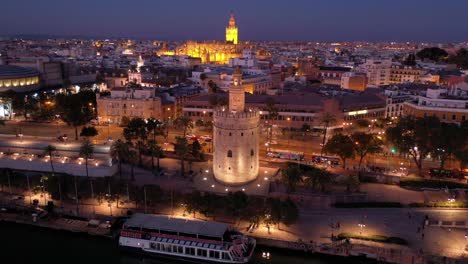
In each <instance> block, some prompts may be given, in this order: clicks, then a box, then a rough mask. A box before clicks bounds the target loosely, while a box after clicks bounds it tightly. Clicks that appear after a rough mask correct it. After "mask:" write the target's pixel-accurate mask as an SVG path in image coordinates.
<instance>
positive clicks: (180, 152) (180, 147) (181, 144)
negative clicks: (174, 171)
mask: <svg viewBox="0 0 468 264" xmlns="http://www.w3.org/2000/svg"><path fill="white" fill-rule="evenodd" d="M176 141H177V142H176V144H175V146H174V148H175V153H176V155H177V156H179V159H180V174H181V176H182V177H183V176H184V174H185V158H186V157H187V155H188V154H189V145H188V142H187V139H186V138H185V137H176Z"/></svg>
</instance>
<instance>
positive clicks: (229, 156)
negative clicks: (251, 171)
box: [227, 150, 232, 158]
mask: <svg viewBox="0 0 468 264" xmlns="http://www.w3.org/2000/svg"><path fill="white" fill-rule="evenodd" d="M227 156H228V158H232V150H228V152H227Z"/></svg>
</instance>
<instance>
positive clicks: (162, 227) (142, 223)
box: [119, 214, 256, 263]
mask: <svg viewBox="0 0 468 264" xmlns="http://www.w3.org/2000/svg"><path fill="white" fill-rule="evenodd" d="M255 245H256V241H255V239H253V238H250V237H247V236H245V235H243V234H242V233H240V232H238V231H236V230H233V229H231V228H230V227H229V225H228V224H224V223H219V222H210V221H198V220H187V219H181V218H173V217H167V216H159V215H148V214H134V215H133V216H132V217H130V218H129V219H128V220H127V221H126V222H125V224H124V225H123V228H122V231H121V232H120V237H119V246H120V247H121V248H123V249H125V250H130V251H134V252H140V253H145V254H150V255H156V256H161V257H166V258H172V259H180V260H187V261H190V262H199V263H248V262H249V261H250V259H251V257H252V254H253V252H254V249H255Z"/></svg>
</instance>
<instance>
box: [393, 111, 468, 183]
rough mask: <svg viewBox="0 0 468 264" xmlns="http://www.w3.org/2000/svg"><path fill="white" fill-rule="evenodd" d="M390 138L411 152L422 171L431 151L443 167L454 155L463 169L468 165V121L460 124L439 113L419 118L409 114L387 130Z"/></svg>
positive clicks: (394, 144) (405, 153)
mask: <svg viewBox="0 0 468 264" xmlns="http://www.w3.org/2000/svg"><path fill="white" fill-rule="evenodd" d="M386 138H387V141H388V142H389V143H390V144H392V145H393V146H395V147H396V149H397V151H398V152H400V153H401V154H403V155H407V156H409V157H410V158H411V159H412V160H413V161H414V163H415V164H416V166H417V168H418V171H419V174H420V175H421V174H422V165H423V164H422V163H423V160H424V159H426V158H427V156H428V155H429V154H430V155H431V156H432V158H434V159H438V160H439V161H440V168H441V169H443V168H444V167H445V163H446V161H447V160H448V159H450V158H455V159H457V160H458V161H459V162H460V165H461V166H460V167H461V169H463V168H465V166H467V165H468V147H467V146H468V144H467V143H468V122H467V121H464V122H462V123H461V124H460V125H458V124H455V123H446V122H441V121H440V120H439V119H438V118H437V117H434V116H428V117H422V118H415V117H412V116H407V117H403V118H400V119H399V120H398V122H397V123H396V124H395V125H394V126H392V127H389V128H388V129H387V131H386Z"/></svg>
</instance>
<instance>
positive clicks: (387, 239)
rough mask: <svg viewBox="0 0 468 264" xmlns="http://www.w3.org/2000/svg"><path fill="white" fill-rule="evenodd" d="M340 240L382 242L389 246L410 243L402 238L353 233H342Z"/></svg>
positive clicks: (339, 235) (339, 236)
mask: <svg viewBox="0 0 468 264" xmlns="http://www.w3.org/2000/svg"><path fill="white" fill-rule="evenodd" d="M337 237H338V239H347V238H351V239H359V240H366V241H374V242H381V243H387V244H397V245H408V241H406V240H405V239H403V238H401V237H387V236H382V235H368V236H365V235H358V234H353V233H340V234H338V236H337Z"/></svg>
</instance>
